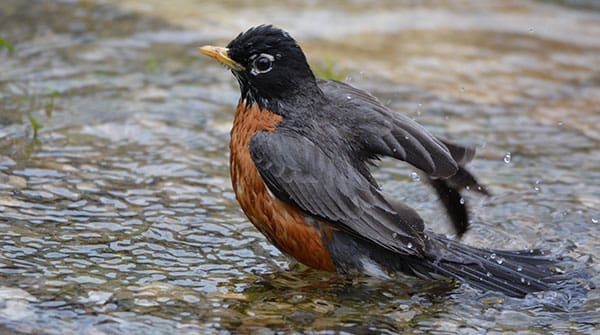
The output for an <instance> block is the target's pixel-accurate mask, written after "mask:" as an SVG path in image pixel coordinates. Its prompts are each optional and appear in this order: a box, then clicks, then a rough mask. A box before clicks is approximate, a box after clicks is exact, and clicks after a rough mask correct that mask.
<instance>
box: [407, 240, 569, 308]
mask: <svg viewBox="0 0 600 335" xmlns="http://www.w3.org/2000/svg"><path fill="white" fill-rule="evenodd" d="M429 237H430V239H429V242H430V244H429V246H428V251H427V252H428V253H429V255H427V256H426V257H427V259H428V260H429V262H427V261H424V260H423V259H416V258H415V259H412V258H411V259H408V264H407V265H408V268H409V270H410V271H411V272H413V274H415V275H416V276H418V277H422V278H432V279H438V278H439V277H440V276H441V277H449V278H453V279H456V280H458V281H461V282H465V283H468V284H469V285H471V286H473V287H476V288H478V289H481V290H483V291H490V290H492V291H497V292H502V293H504V294H506V295H508V296H512V297H524V296H525V295H526V294H528V293H532V292H539V291H547V290H555V289H558V288H560V286H561V285H560V283H561V282H563V281H564V280H565V276H564V275H561V273H560V272H558V271H557V266H556V263H557V260H556V259H555V258H552V257H549V256H547V255H545V254H544V252H543V251H541V250H534V249H531V250H521V251H500V250H486V249H479V248H475V247H470V246H468V245H465V244H462V243H459V242H456V241H453V240H449V239H447V238H445V237H443V236H439V235H434V234H430V235H429Z"/></svg>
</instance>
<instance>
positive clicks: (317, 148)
mask: <svg viewBox="0 0 600 335" xmlns="http://www.w3.org/2000/svg"><path fill="white" fill-rule="evenodd" d="M198 51H199V52H201V53H202V54H204V55H206V56H208V57H211V58H214V59H216V60H217V61H219V62H220V63H221V64H223V65H225V67H226V68H227V69H229V70H230V71H231V72H232V73H233V75H234V77H235V78H236V80H237V82H238V84H239V88H240V93H241V96H240V99H239V101H238V104H237V107H236V111H235V116H234V120H233V127H232V129H231V139H230V144H229V150H230V156H229V159H230V174H231V181H232V187H233V190H234V192H235V196H236V199H237V201H238V202H239V204H240V207H241V209H242V210H243V212H244V213H245V215H246V216H247V217H248V219H249V221H250V222H251V223H252V224H253V225H254V226H255V227H256V228H257V229H258V230H259V231H260V232H261V233H262V234H263V235H264V236H265V237H266V238H267V239H268V240H269V241H270V242H271V243H272V244H273V245H274V246H275V247H277V249H279V250H280V251H281V252H282V253H283V254H286V255H288V256H290V257H292V258H294V259H295V260H297V261H298V262H300V263H302V264H304V265H306V266H308V267H310V268H314V269H317V270H323V271H329V272H335V273H339V274H342V275H352V274H357V275H361V274H362V275H369V276H376V277H383V278H389V277H390V275H393V274H397V273H404V274H408V275H412V276H416V277H418V278H423V279H433V280H447V279H450V280H455V281H458V282H461V283H466V284H468V285H470V286H471V287H474V288H475V289H478V290H480V291H483V292H488V291H494V292H499V293H502V294H505V295H507V296H510V297H524V296H526V295H527V294H529V293H532V292H538V291H547V290H553V289H555V288H557V287H559V286H560V280H561V279H560V278H562V277H561V276H560V274H561V273H562V270H560V269H559V268H558V266H557V262H558V260H557V258H556V257H553V256H551V255H549V254H548V252H546V251H544V250H540V249H525V250H513V251H506V250H493V249H486V248H480V247H474V246H470V245H467V244H465V243H463V242H461V241H458V240H456V239H452V238H449V237H447V236H445V235H442V234H437V233H435V232H433V231H431V230H429V229H427V228H426V227H425V223H424V220H423V219H422V218H421V216H420V215H419V214H418V213H417V212H416V211H415V210H414V209H413V208H411V207H409V206H408V205H406V204H404V203H403V202H402V201H399V200H398V199H395V198H393V197H392V196H390V195H389V194H386V193H385V192H384V191H383V190H382V188H381V187H380V185H379V184H378V182H377V181H376V180H375V178H374V176H373V175H372V174H371V168H372V165H373V162H374V161H376V160H378V159H380V158H381V157H384V156H389V157H392V158H395V159H397V160H400V161H403V162H406V163H408V164H410V165H412V166H413V167H414V168H415V169H417V170H418V171H419V172H420V173H421V174H422V175H425V176H426V177H427V180H428V181H429V183H430V184H431V185H432V186H433V187H434V189H435V190H436V192H437V193H438V194H439V195H440V197H441V198H443V199H442V202H443V203H444V206H445V207H446V210H447V212H448V213H449V216H450V218H451V220H452V221H453V224H454V226H455V228H456V230H457V231H459V232H461V233H463V232H464V231H466V229H467V228H468V222H467V212H466V209H465V208H464V207H461V206H460V205H462V203H463V200H462V197H461V195H460V191H462V190H463V189H473V190H475V191H478V192H479V193H482V194H489V192H488V190H487V189H486V188H485V187H483V186H482V185H480V184H479V182H478V181H477V180H476V179H475V177H474V176H473V175H472V174H471V173H470V172H469V171H468V170H467V169H466V168H465V167H464V166H465V165H466V164H467V163H468V162H469V161H471V160H472V159H473V157H474V155H475V149H474V148H473V147H468V146H463V145H459V144H456V143H453V142H450V141H447V140H444V139H440V138H437V137H436V136H434V135H432V134H431V133H430V132H429V131H427V130H426V129H425V128H424V127H423V126H421V125H420V124H418V123H417V122H416V121H414V120H413V119H411V118H409V117H407V116H405V115H403V114H401V113H397V112H394V111H392V110H391V109H389V108H387V107H386V106H384V105H383V104H382V103H381V102H379V100H377V98H375V97H374V96H373V95H371V94H370V93H367V92H365V91H363V90H360V89H358V88H355V87H353V86H351V85H349V84H347V83H344V82H342V81H337V80H331V79H323V78H318V77H317V76H315V74H314V73H313V71H312V70H311V67H310V65H309V64H308V61H307V58H306V56H305V54H304V52H303V50H302V49H301V47H300V46H299V44H298V43H297V42H296V40H295V39H294V38H292V37H291V36H290V34H289V33H288V32H286V31H284V30H282V29H280V28H278V27H275V26H273V25H260V26H255V27H251V28H250V29H248V30H246V31H244V32H241V33H240V34H239V35H237V37H235V38H234V39H233V40H232V41H231V42H229V44H228V45H227V46H226V47H216V46H211V45H206V46H202V47H199V48H198ZM444 199H445V200H444Z"/></svg>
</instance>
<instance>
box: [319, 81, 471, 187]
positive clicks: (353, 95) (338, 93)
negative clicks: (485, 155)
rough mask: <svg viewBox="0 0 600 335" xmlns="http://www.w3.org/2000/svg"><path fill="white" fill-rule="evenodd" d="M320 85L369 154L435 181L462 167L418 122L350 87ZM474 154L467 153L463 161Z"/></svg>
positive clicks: (445, 147) (320, 83) (340, 84)
mask: <svg viewBox="0 0 600 335" xmlns="http://www.w3.org/2000/svg"><path fill="white" fill-rule="evenodd" d="M318 84H319V87H320V88H321V90H322V91H323V92H324V93H325V95H326V96H327V97H328V98H329V99H331V100H333V101H334V102H336V103H337V105H338V106H339V107H340V108H341V109H342V110H343V115H344V118H345V119H346V120H349V121H350V122H351V123H352V125H353V128H352V132H351V133H352V134H353V135H354V136H356V137H355V141H357V142H358V143H360V144H361V145H362V146H363V147H362V148H361V149H362V150H363V151H364V153H365V154H366V155H383V156H390V157H394V158H396V159H399V160H402V161H405V162H407V163H409V164H411V165H413V166H415V167H416V168H418V169H419V170H421V171H423V172H425V173H426V174H427V175H429V176H431V177H435V178H448V177H450V176H453V175H454V174H456V172H457V171H458V168H459V164H458V162H457V161H456V159H455V158H454V157H453V155H452V153H451V152H450V150H449V149H448V147H447V146H446V145H445V144H444V143H443V142H442V141H440V140H439V139H437V138H436V137H435V136H433V135H431V134H430V133H429V132H428V131H427V130H426V129H425V128H423V126H421V125H420V124H418V123H417V122H415V121H414V120H412V119H410V118H409V117H407V116H405V115H403V114H400V113H394V112H392V111H391V110H389V109H388V108H386V107H385V106H383V105H382V104H381V103H380V102H379V101H378V100H377V99H376V98H375V97H373V96H372V95H370V94H368V93H367V92H364V91H362V90H359V89H357V88H354V87H352V86H350V85H348V84H345V83H342V82H338V81H333V80H325V79H320V80H319V82H318ZM470 154H471V153H469V152H464V157H459V158H461V160H463V158H468V156H469V155H470ZM471 156H472V154H471Z"/></svg>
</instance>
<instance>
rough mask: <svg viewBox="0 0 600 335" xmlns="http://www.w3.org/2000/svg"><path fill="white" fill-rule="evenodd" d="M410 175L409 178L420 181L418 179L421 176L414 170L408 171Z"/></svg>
mask: <svg viewBox="0 0 600 335" xmlns="http://www.w3.org/2000/svg"><path fill="white" fill-rule="evenodd" d="M410 177H411V178H412V180H414V181H420V180H421V176H419V174H418V173H416V172H411V173H410Z"/></svg>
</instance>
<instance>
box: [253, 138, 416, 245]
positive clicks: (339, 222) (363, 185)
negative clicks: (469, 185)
mask: <svg viewBox="0 0 600 335" xmlns="http://www.w3.org/2000/svg"><path fill="white" fill-rule="evenodd" d="M249 149H250V155H251V157H252V160H253V161H254V163H255V165H256V168H257V169H258V172H259V173H260V175H261V177H262V178H263V180H264V182H265V184H266V185H267V187H268V188H269V190H270V191H271V192H272V193H273V194H274V195H275V196H277V197H278V198H279V199H281V200H283V201H286V202H288V203H291V204H294V205H296V206H298V207H299V208H300V209H301V210H303V211H305V212H307V213H310V214H312V215H314V216H317V217H319V218H321V219H324V220H327V221H328V222H331V223H332V224H333V225H335V226H336V227H338V228H339V229H342V230H344V231H347V232H349V233H350V234H352V235H354V236H358V237H361V238H364V239H367V240H370V241H372V242H374V243H376V244H378V245H380V246H382V247H384V248H386V249H388V250H391V251H394V252H397V253H401V254H411V255H420V254H422V252H423V248H424V233H423V229H424V226H423V220H422V219H421V218H420V217H419V215H418V214H417V213H416V212H415V211H414V210H412V209H411V208H409V207H407V206H393V205H392V204H391V203H390V202H389V201H388V200H387V199H386V198H385V197H384V195H383V194H382V193H381V191H379V190H378V189H377V188H376V187H375V186H374V185H373V184H372V183H370V182H369V180H368V179H367V178H366V177H365V176H363V175H362V174H361V173H360V172H359V171H357V170H356V169H355V167H353V166H352V165H351V164H350V163H349V161H348V159H347V158H345V157H344V155H343V154H339V155H336V157H335V161H334V160H333V159H331V157H330V156H329V155H327V154H326V153H325V152H324V151H323V150H321V148H320V147H318V146H317V145H315V144H314V143H313V142H312V141H310V140H309V139H308V138H306V137H302V136H299V135H297V134H295V133H291V132H288V133H286V132H282V131H279V130H276V131H274V132H259V133H256V134H254V135H253V137H252V139H251V141H250V145H249Z"/></svg>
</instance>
